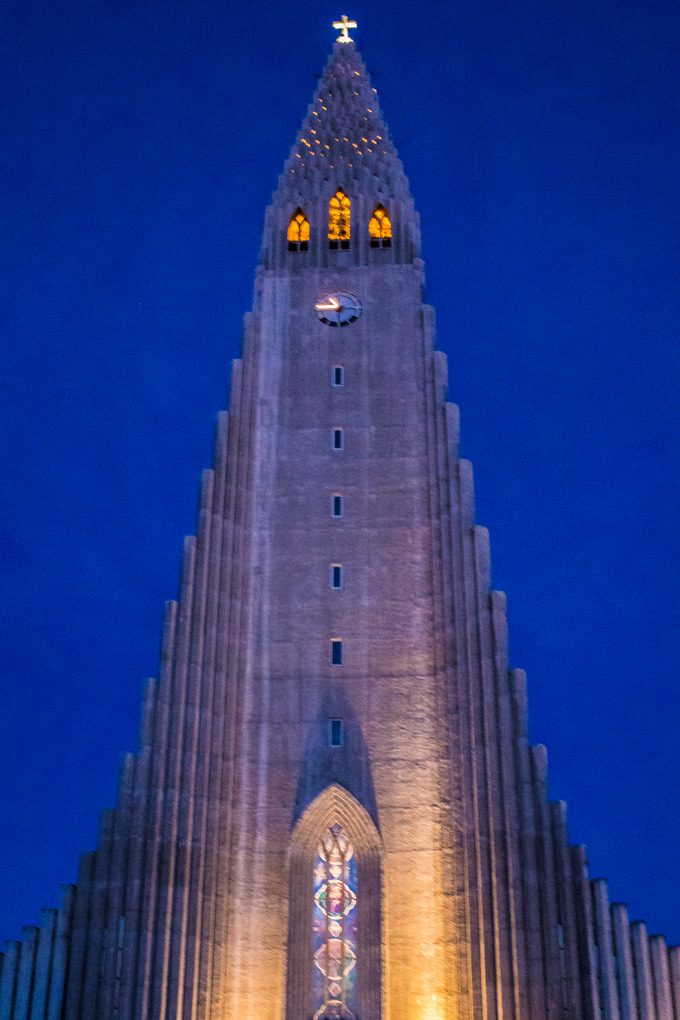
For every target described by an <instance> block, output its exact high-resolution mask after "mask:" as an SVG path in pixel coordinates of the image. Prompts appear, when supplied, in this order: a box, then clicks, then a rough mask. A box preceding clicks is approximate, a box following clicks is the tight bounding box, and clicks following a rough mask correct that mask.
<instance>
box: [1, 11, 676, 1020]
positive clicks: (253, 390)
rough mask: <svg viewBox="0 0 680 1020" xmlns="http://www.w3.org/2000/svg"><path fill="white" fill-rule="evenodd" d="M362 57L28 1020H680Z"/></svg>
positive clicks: (312, 148)
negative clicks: (554, 671)
mask: <svg viewBox="0 0 680 1020" xmlns="http://www.w3.org/2000/svg"><path fill="white" fill-rule="evenodd" d="M355 28H356V24H355V23H354V22H352V21H350V20H349V19H348V18H347V17H343V18H342V19H341V20H340V21H338V22H335V23H334V29H335V30H336V32H338V33H339V34H338V36H337V39H336V41H335V44H334V47H333V50H332V52H331V55H330V57H329V59H328V62H327V65H326V68H325V70H324V72H323V75H322V77H321V79H320V82H319V85H318V88H317V90H316V92H315V94H314V96H313V99H312V102H311V105H310V107H309V110H308V112H307V115H306V117H305V119H304V121H303V124H302V127H301V129H300V132H299V134H298V136H297V138H296V140H295V143H294V145H293V148H292V150H291V153H290V155H289V157H288V160H287V161H286V163H285V166H284V168H283V172H282V174H281V176H280V178H279V182H278V186H277V188H276V191H275V192H274V195H273V198H272V201H271V204H270V205H269V207H268V209H267V211H266V215H265V225H264V235H263V239H262V249H261V256H260V261H259V265H258V267H257V271H256V280H255V295H254V302H253V308H252V311H250V312H249V313H248V314H247V316H246V320H245V330H244V338H243V354H242V358H241V359H240V360H238V361H236V362H235V363H234V366H233V370H232V377H231V396H230V405H229V409H228V412H224V413H223V414H222V415H221V416H220V418H219V425H218V430H217V435H216V441H215V448H214V459H213V464H212V467H211V469H210V470H207V471H205V472H204V474H203V477H202V483H201V494H200V510H199V519H198V524H197V528H196V535H195V536H193V537H191V538H189V539H187V541H186V544H185V548H184V553H183V573H182V584H181V593H180V597H179V600H178V601H177V602H170V603H168V605H167V610H166V616H165V626H164V633H163V645H162V655H161V662H160V671H159V678H158V681H155V680H154V681H151V682H149V684H148V687H147V690H146V694H145V699H144V704H143V709H142V723H141V736H140V743H139V748H138V750H137V752H136V753H135V754H130V755H128V756H127V757H126V758H125V760H124V764H123V768H122V774H121V778H120V787H119V794H118V800H117V803H116V806H115V808H114V809H112V810H110V811H108V812H106V813H105V814H104V816H103V822H102V826H101V832H100V838H99V843H98V846H97V848H96V849H95V850H94V851H93V852H87V853H85V854H83V856H82V858H81V862H80V866H79V872H78V878H77V883H76V884H75V885H74V886H67V887H65V890H64V897H63V902H62V903H61V906H60V907H59V908H58V909H48V910H44V911H43V913H42V919H41V923H40V924H39V925H38V926H36V927H32V928H27V929H25V938H24V940H23V941H22V942H20V943H19V942H11V943H7V944H6V947H5V951H4V953H3V955H2V961H1V969H0V1020H114V1018H115V1020H171V1018H172V1020H236V1018H239V1020H324V1018H327V1020H680V948H671V947H669V946H667V944H666V942H665V940H664V938H663V937H662V936H650V935H649V934H648V932H647V929H646V926H645V924H644V923H642V922H634V923H631V921H630V920H629V918H628V913H627V909H626V907H625V905H623V904H620V903H610V901H609V896H608V889H607V884H606V882H605V881H603V880H597V881H593V880H591V879H590V878H589V875H588V870H587V861H586V855H585V850H584V848H583V847H582V846H572V845H571V844H570V841H569V835H568V831H567V824H566V811H565V805H564V804H563V803H562V802H550V801H549V800H548V797H547V776H546V753H545V749H544V748H543V747H541V746H540V745H539V746H534V745H532V744H531V743H530V741H529V736H528V733H527V723H526V681H525V676H524V674H523V672H522V671H521V670H518V669H513V668H512V667H511V664H510V663H509V661H508V656H507V633H506V610H505V597H504V595H503V594H502V593H501V592H498V591H494V590H492V589H491V587H490V566H489V564H490V554H489V538H488V534H487V532H486V530H485V529H484V528H482V527H480V526H478V525H477V524H476V523H475V508H474V487H473V478H472V470H471V467H470V464H469V463H468V462H466V461H465V460H461V459H460V458H459V454H458V411H457V408H456V407H455V406H454V405H453V404H451V403H449V402H447V366H446V360H445V357H444V355H443V354H442V353H441V352H438V351H437V349H436V337H435V317H434V311H433V309H432V308H431V307H429V306H427V305H425V304H424V303H423V278H424V277H423V274H424V267H423V263H422V260H421V257H420V228H419V219H418V213H417V211H416V209H415V206H414V202H413V198H412V196H411V193H410V189H409V183H408V180H407V177H406V175H405V172H404V168H403V166H402V164H401V162H400V160H399V158H398V156H397V153H396V151H395V149H394V147H393V145H392V143H391V141H390V135H389V132H388V129H387V126H386V124H385V121H384V120H383V117H382V114H381V110H380V105H379V102H378V97H377V93H376V90H375V89H374V87H373V85H372V83H371V81H370V79H369V77H368V74H367V72H366V68H365V66H364V63H363V61H362V59H361V57H360V55H359V52H358V50H357V47H356V44H355V42H354V40H353V38H352V36H351V34H350V33H351V32H353V30H354V29H355Z"/></svg>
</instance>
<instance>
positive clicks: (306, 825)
mask: <svg viewBox="0 0 680 1020" xmlns="http://www.w3.org/2000/svg"><path fill="white" fill-rule="evenodd" d="M333 847H334V848H335V852H336V857H337V860H336V859H335V858H333V859H332V860H331V853H332V852H333V850H332V848H333ZM382 853H383V851H382V841H381V839H380V835H379V833H378V830H377V828H376V826H375V824H374V822H373V820H372V818H371V816H370V815H369V813H368V811H367V810H366V809H365V808H364V807H363V806H362V805H361V804H360V803H359V801H358V800H357V799H356V798H355V797H353V796H352V794H351V793H349V792H348V791H347V790H346V789H344V787H342V786H340V785H338V784H336V783H334V784H332V785H331V786H328V787H327V788H326V789H325V790H323V791H322V793H320V794H319V795H318V797H316V799H315V800H314V801H313V802H312V803H311V804H310V805H309V806H308V807H307V808H306V810H305V811H304V812H303V814H302V815H301V816H300V818H299V820H298V822H297V824H296V826H295V828H294V830H293V833H292V836H291V841H290V847H289V854H288V862H289V880H290V899H289V904H290V907H289V917H288V949H289V952H288V976H287V1013H286V1016H287V1020H299V1018H300V1017H307V1016H309V1017H313V1016H316V1017H317V1018H318V1020H321V1018H324V1017H327V1018H329V1020H330V1018H331V1017H334V1018H335V1017H347V1018H348V1020H350V1018H351V1017H352V1016H355V1017H361V1018H363V1017H379V1016H380V1015H381V1012H380V1009H381V1000H382V994H381V991H382V965H381V960H382V920H381V919H382V906H381V903H382V893H381V889H382ZM326 862H330V863H331V864H334V865H335V867H336V869H337V870H336V872H333V877H334V878H335V880H336V884H337V885H339V886H341V887H342V889H343V897H344V899H343V900H342V904H343V907H344V909H341V910H338V909H337V908H336V909H335V913H333V910H334V908H333V907H332V906H331V907H329V906H327V901H326V897H327V896H328V895H329V888H330V882H329V881H327V880H326V878H324V875H323V874H321V875H320V874H319V868H320V867H321V869H322V870H323V869H325V868H326V867H327V863H326ZM336 913H337V917H336V916H335V914H336ZM345 917H346V918H347V921H346V922H345V921H344V920H343V918H345ZM320 918H321V919H322V923H323V919H324V918H325V919H326V921H325V923H328V918H330V919H331V920H330V925H332V926H333V936H332V937H333V946H334V947H335V950H336V952H337V953H338V954H339V955H338V956H337V957H336V959H339V960H340V962H341V967H340V971H341V972H342V974H344V975H345V976H347V975H349V972H350V971H351V980H349V982H346V981H345V980H343V979H342V976H340V977H339V978H338V979H337V980H335V979H334V977H333V975H332V974H331V976H330V977H329V973H330V971H329V968H328V967H325V968H323V969H322V967H321V966H320V964H319V962H318V961H321V962H323V960H328V959H329V957H328V952H329V950H328V946H327V944H326V943H325V942H324V945H323V946H320V945H319V944H318V943H319V938H320V937H321V941H322V942H323V941H324V938H325V935H324V934H323V933H322V935H321V936H319V923H320ZM315 921H316V933H315ZM345 924H347V928H346V927H345ZM315 938H316V943H315V941H314V940H315ZM350 940H351V941H350ZM345 961H349V967H347V966H345V965H344V963H345ZM332 962H333V958H332V956H331V963H332ZM319 971H321V972H322V974H323V979H326V984H325V985H324V986H323V987H324V988H328V989H332V990H331V991H330V993H329V994H330V995H331V996H335V1001H334V1002H330V1001H325V999H324V994H325V992H322V993H321V997H319V987H320V986H319V980H318V974H319ZM340 971H339V973H340ZM315 977H316V980H315ZM323 979H322V983H323ZM338 988H339V989H341V990H340V991H338V990H337V989H338ZM326 998H328V995H326ZM343 1010H344V1012H343Z"/></svg>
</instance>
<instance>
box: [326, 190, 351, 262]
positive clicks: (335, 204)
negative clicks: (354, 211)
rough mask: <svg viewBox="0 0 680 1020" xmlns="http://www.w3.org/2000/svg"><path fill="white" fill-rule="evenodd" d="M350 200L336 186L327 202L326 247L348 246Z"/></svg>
mask: <svg viewBox="0 0 680 1020" xmlns="http://www.w3.org/2000/svg"><path fill="white" fill-rule="evenodd" d="M349 217H350V200H349V198H348V197H347V195H346V194H345V192H344V191H343V190H342V189H341V188H338V190H337V191H336V192H335V194H334V195H333V197H332V199H331V200H330V202H329V203H328V247H329V248H349V234H350V229H349Z"/></svg>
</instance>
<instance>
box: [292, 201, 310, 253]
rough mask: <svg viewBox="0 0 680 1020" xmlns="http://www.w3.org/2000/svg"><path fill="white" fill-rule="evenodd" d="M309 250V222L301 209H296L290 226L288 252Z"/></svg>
mask: <svg viewBox="0 0 680 1020" xmlns="http://www.w3.org/2000/svg"><path fill="white" fill-rule="evenodd" d="M308 248H309V220H308V219H307V217H306V216H305V214H304V211H303V210H302V209H300V208H298V209H296V210H295V212H294V213H293V215H292V216H291V218H290V223H289V224H288V251H307V249H308Z"/></svg>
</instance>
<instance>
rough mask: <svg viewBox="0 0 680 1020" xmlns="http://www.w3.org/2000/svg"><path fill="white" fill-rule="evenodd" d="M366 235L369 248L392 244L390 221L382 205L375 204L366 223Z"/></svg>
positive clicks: (388, 246)
mask: <svg viewBox="0 0 680 1020" xmlns="http://www.w3.org/2000/svg"><path fill="white" fill-rule="evenodd" d="M368 236H369V238H370V239H371V248H390V247H391V246H392V221H391V220H390V218H389V216H388V215H387V209H386V208H385V207H384V206H383V205H377V206H376V207H375V209H374V210H373V215H372V216H371V219H370V220H369V224H368Z"/></svg>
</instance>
